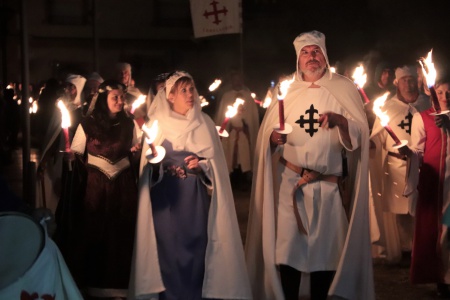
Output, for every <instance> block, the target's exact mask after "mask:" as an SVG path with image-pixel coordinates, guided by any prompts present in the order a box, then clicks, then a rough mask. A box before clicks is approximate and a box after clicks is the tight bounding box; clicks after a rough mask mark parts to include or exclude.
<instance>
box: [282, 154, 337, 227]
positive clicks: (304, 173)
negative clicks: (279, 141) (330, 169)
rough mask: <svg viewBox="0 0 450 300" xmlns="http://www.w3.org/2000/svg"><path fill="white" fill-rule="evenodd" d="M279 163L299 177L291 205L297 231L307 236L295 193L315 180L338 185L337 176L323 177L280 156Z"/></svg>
mask: <svg viewBox="0 0 450 300" xmlns="http://www.w3.org/2000/svg"><path fill="white" fill-rule="evenodd" d="M280 163H281V164H283V165H284V166H286V168H288V169H291V170H292V171H294V172H295V173H297V174H300V176H301V178H300V180H299V181H298V182H297V184H296V185H295V188H294V190H293V192H292V204H293V206H294V215H295V219H296V221H297V227H298V230H299V231H300V233H303V234H305V235H307V232H306V229H305V227H304V226H303V222H302V220H301V217H300V214H299V212H298V206H297V200H296V199H295V192H296V191H297V189H298V188H300V187H301V186H303V185H305V184H307V183H309V182H311V181H316V180H323V181H327V182H332V183H336V184H338V182H339V176H336V175H323V174H321V173H319V172H317V171H314V170H310V169H306V168H302V167H300V166H297V165H294V164H293V163H291V162H289V161H287V160H286V159H285V158H284V157H282V156H281V157H280Z"/></svg>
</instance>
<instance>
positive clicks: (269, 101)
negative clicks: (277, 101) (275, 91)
mask: <svg viewBox="0 0 450 300" xmlns="http://www.w3.org/2000/svg"><path fill="white" fill-rule="evenodd" d="M270 103H272V98H271V97H269V96H267V97H266V99H264V102H263V104H262V107H263V108H268V107H269V105H270Z"/></svg>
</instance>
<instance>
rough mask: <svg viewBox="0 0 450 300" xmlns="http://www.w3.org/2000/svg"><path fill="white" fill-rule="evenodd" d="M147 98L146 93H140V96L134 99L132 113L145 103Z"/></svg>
mask: <svg viewBox="0 0 450 300" xmlns="http://www.w3.org/2000/svg"><path fill="white" fill-rule="evenodd" d="M145 98H147V96H145V95H139V97H138V98H137V99H136V100H134V102H133V104H132V105H131V113H134V111H135V110H136V109H137V108H138V107H139V106H141V105H142V104H144V103H145Z"/></svg>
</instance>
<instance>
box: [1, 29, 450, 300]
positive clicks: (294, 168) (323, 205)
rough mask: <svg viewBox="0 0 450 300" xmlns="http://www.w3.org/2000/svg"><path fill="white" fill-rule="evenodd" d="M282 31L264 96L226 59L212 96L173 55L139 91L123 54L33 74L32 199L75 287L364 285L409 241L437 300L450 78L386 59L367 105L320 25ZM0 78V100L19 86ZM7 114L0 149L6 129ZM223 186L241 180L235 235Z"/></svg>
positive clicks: (212, 292) (444, 238)
mask: <svg viewBox="0 0 450 300" xmlns="http://www.w3.org/2000/svg"><path fill="white" fill-rule="evenodd" d="M293 44H294V50H295V53H296V61H295V62H293V64H294V63H295V65H293V69H295V71H294V72H293V73H292V74H290V75H283V76H280V78H279V82H278V83H275V84H274V85H273V86H271V87H269V89H268V93H267V95H268V97H269V96H270V97H272V98H273V99H272V101H271V102H270V104H269V105H268V107H267V108H264V109H265V110H262V109H261V107H260V105H258V104H257V102H258V101H256V100H255V97H254V96H252V94H251V91H250V89H249V88H248V87H246V86H245V84H244V80H243V74H241V73H240V72H238V71H232V72H230V75H229V80H228V82H227V83H228V84H229V89H227V90H225V91H223V93H222V95H221V97H219V98H218V102H217V105H216V107H215V109H214V110H213V111H211V110H205V109H203V107H202V100H201V99H202V96H201V95H200V94H199V91H198V89H197V86H196V83H195V81H194V78H193V77H192V75H191V74H189V73H187V72H185V71H180V70H176V71H172V72H167V73H163V74H160V75H158V76H156V77H155V79H154V80H153V81H152V82H151V84H150V89H149V91H148V93H142V92H141V90H139V89H138V88H137V87H136V86H135V83H134V78H133V76H132V72H131V71H132V69H131V65H130V64H128V63H118V64H117V66H116V67H117V68H116V76H113V77H114V78H110V79H106V80H104V79H103V78H102V76H101V75H99V74H98V73H92V74H90V75H88V76H83V75H80V74H68V75H67V76H66V77H65V78H64V79H63V80H61V81H58V80H56V79H49V80H48V81H46V82H45V85H44V86H43V87H42V89H41V90H40V93H39V94H38V95H36V99H38V103H39V107H40V108H39V110H38V113H37V114H36V116H35V119H36V120H38V121H36V128H35V130H36V131H35V133H36V134H35V136H37V140H38V141H39V146H40V148H41V149H40V161H39V166H38V170H37V178H38V184H37V189H38V190H37V193H36V194H37V200H36V206H37V207H45V208H46V209H48V210H49V211H51V213H52V214H53V215H54V216H55V222H56V225H57V227H56V231H55V232H54V233H53V234H52V238H53V239H54V240H55V242H56V244H57V245H58V247H59V249H60V250H61V252H62V254H63V256H64V259H65V261H66V262H67V265H68V267H69V270H70V272H71V276H73V278H74V280H75V282H76V284H77V287H78V288H79V289H80V291H81V293H82V295H83V297H84V298H85V299H125V298H128V299H262V300H264V299H267V300H270V299H287V300H290V299H292V300H298V299H299V297H306V298H310V299H313V300H321V299H323V300H325V299H327V297H329V296H334V297H339V299H354V300H356V299H367V300H371V299H375V291H374V282H373V271H372V264H373V261H374V260H377V261H378V260H382V261H383V262H385V263H388V264H399V263H400V262H401V261H402V259H404V258H405V256H406V257H407V258H408V259H410V260H411V266H410V280H411V283H412V284H424V283H434V284H436V289H437V294H438V295H439V297H442V298H446V299H450V290H449V284H450V272H449V258H450V256H449V249H450V239H449V237H450V235H449V233H448V230H447V228H448V227H447V226H449V225H450V209H448V204H449V201H450V192H449V186H450V183H449V182H448V180H449V178H450V167H447V166H450V143H449V142H448V140H449V130H450V119H449V109H450V103H449V101H450V78H449V77H448V75H446V72H440V74H439V76H438V78H437V80H436V82H435V83H432V84H430V83H429V82H428V83H427V82H426V78H424V77H423V76H422V75H423V74H422V72H423V71H422V68H420V66H419V64H418V63H417V62H411V63H410V64H406V65H404V64H402V65H396V64H395V63H394V62H390V63H388V62H385V61H381V62H380V63H379V64H378V65H377V66H376V68H375V70H374V73H373V74H372V76H370V77H369V78H371V79H372V80H371V81H372V82H370V83H369V85H368V87H367V88H366V95H367V97H368V100H369V101H368V102H367V103H365V101H364V99H363V97H362V92H364V91H361V89H360V90H359V91H358V86H357V85H355V83H354V82H353V79H352V78H349V77H348V76H349V75H348V76H345V75H341V74H338V73H336V72H332V70H331V66H330V62H329V59H328V54H327V48H326V45H325V35H324V34H323V33H321V32H318V31H310V32H304V33H302V34H300V35H299V36H298V37H296V38H295V40H294V42H293ZM436 64H438V63H436ZM449 74H450V73H449ZM286 84H287V85H286ZM427 84H430V85H429V86H428V85H427ZM4 91H5V92H4V95H3V99H4V102H3V103H2V106H3V107H5V109H2V113H4V114H5V111H7V110H6V108H7V107H6V105H10V102H11V101H14V100H13V97H15V96H17V93H14V89H5V90H4ZM144 95H145V96H146V98H145V100H144V101H142V103H140V105H139V106H138V105H136V103H137V101H138V100H139V99H141V97H142V96H144ZM19 96H20V95H19ZM383 96H384V97H386V99H387V100H386V102H385V104H384V106H383V107H382V111H383V113H384V114H385V115H387V116H388V117H389V123H388V124H389V127H387V124H386V123H383V122H382V121H383V120H381V118H380V116H377V115H376V114H375V113H374V111H375V110H374V107H375V106H376V105H378V104H377V103H378V102H377V101H375V100H378V99H379V97H383ZM433 97H435V98H433ZM9 98H11V99H9ZM237 99H241V100H242V101H243V104H240V105H239V104H236V100H237ZM277 99H278V100H282V101H277ZM59 100H62V102H63V103H64V104H65V107H66V109H67V111H68V112H69V115H70V117H71V124H70V126H68V128H67V130H64V129H62V128H61V121H62V120H61V118H62V117H61V115H62V113H61V112H60V111H59V110H60V109H59V108H58V107H57V106H56V104H57V101H59ZM262 102H264V101H261V105H262V104H263V103H262ZM11 103H13V102H11ZM13 104H14V103H13ZM16 106H17V105H16ZM230 108H234V110H235V115H234V116H229V115H228V114H227V111H228V110H229V109H230ZM206 111H208V113H206ZM6 115H8V117H10V118H11V117H13V113H12V112H11V114H9V113H7V114H5V116H6ZM1 119H2V120H6V119H3V116H2V118H1ZM213 120H214V121H213ZM5 124H6V123H5ZM221 125H222V126H221ZM219 126H221V127H220V129H221V130H220V132H219ZM2 128H4V129H3V132H2V151H4V150H5V149H6V148H7V147H11V146H12V145H13V144H14V143H16V138H17V130H18V129H17V128H12V127H3V126H2ZM222 130H225V131H226V135H223V134H222ZM392 132H393V133H392ZM394 135H395V136H394ZM398 140H400V141H401V143H400V144H399V143H398ZM67 145H70V147H68V146H67ZM233 188H239V189H244V190H251V193H250V203H249V218H248V224H247V234H246V240H245V243H244V244H243V243H242V240H241V235H240V232H239V226H238V221H237V216H236V211H235V207H234V201H233V192H232V189H233ZM1 293H2V292H1V289H0V294H1Z"/></svg>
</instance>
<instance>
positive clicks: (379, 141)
mask: <svg viewBox="0 0 450 300" xmlns="http://www.w3.org/2000/svg"><path fill="white" fill-rule="evenodd" d="M394 84H395V85H396V86H397V92H396V94H395V95H394V96H393V97H392V98H390V99H388V100H387V101H386V103H385V105H384V106H383V107H382V110H383V111H385V112H386V114H387V115H388V116H389V119H390V120H389V126H390V127H391V128H392V130H393V131H394V133H395V134H396V135H397V137H398V138H399V139H400V140H403V141H405V142H407V143H408V144H411V124H412V122H411V121H412V117H413V115H414V114H415V113H416V112H421V111H423V110H425V109H428V108H429V107H430V101H429V99H428V97H427V96H425V95H422V94H419V92H418V87H417V70H416V68H415V67H414V66H403V67H401V68H397V69H396V71H395V80H394ZM370 139H371V144H372V146H371V147H372V148H375V149H372V155H371V160H370V166H371V167H370V172H371V173H370V174H371V176H370V177H371V182H372V195H373V203H374V206H373V207H374V210H375V215H376V219H377V220H376V221H377V223H378V227H379V228H380V236H379V238H378V240H377V241H376V242H375V245H376V246H375V247H374V248H376V249H374V256H375V257H382V258H383V257H385V258H386V260H387V261H388V262H389V263H399V262H400V261H401V259H402V252H409V251H411V245H412V235H413V224H414V223H413V215H414V206H415V201H416V198H417V194H416V193H411V194H410V195H409V196H408V197H406V196H403V192H404V189H405V174H406V169H407V162H406V158H405V157H404V156H402V155H400V154H399V152H398V150H397V149H398V147H396V145H395V142H394V140H393V139H392V137H391V136H390V135H389V134H388V133H387V131H386V130H384V128H383V126H382V125H381V123H380V119H379V118H377V119H376V120H375V123H374V126H373V130H372V134H371V137H370ZM377 246H381V247H377Z"/></svg>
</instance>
